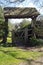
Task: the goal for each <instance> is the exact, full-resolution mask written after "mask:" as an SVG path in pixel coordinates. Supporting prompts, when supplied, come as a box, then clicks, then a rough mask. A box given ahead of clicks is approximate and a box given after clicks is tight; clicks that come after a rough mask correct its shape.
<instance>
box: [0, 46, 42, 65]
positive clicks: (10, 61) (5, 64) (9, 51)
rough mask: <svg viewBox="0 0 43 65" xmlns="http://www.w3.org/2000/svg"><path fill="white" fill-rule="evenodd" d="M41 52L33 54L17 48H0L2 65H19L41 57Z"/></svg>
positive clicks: (0, 64)
mask: <svg viewBox="0 0 43 65" xmlns="http://www.w3.org/2000/svg"><path fill="white" fill-rule="evenodd" d="M41 55H42V53H40V52H32V51H29V50H28V51H27V50H23V49H18V48H16V47H6V48H5V47H0V65H19V63H21V62H23V61H27V59H33V60H34V59H37V58H38V57H39V56H41Z"/></svg>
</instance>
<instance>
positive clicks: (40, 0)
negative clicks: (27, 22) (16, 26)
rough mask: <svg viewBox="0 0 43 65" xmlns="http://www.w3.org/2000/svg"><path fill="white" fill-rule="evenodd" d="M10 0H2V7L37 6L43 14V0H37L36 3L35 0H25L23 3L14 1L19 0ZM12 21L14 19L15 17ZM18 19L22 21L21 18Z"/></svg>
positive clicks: (0, 0) (0, 2)
mask: <svg viewBox="0 0 43 65" xmlns="http://www.w3.org/2000/svg"><path fill="white" fill-rule="evenodd" d="M10 1H11V2H10V3H9V0H0V5H1V6H2V7H35V8H36V9H37V10H38V11H39V12H40V13H41V14H43V7H42V8H40V6H42V5H43V0H36V3H35V2H34V1H35V0H34V1H33V0H24V1H23V2H22V3H20V2H17V3H16V2H15V3H13V2H14V1H17V0H10ZM20 1H21V0H20ZM16 20H17V19H16ZM16 20H15V21H16ZM12 21H14V19H13V20H12ZM18 21H19V22H20V21H21V20H19V19H18Z"/></svg>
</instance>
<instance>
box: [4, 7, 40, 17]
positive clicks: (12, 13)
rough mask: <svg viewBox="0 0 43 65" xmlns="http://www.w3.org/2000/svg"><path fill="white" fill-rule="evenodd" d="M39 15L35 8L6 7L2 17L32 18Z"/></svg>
mask: <svg viewBox="0 0 43 65" xmlns="http://www.w3.org/2000/svg"><path fill="white" fill-rule="evenodd" d="M38 15H39V12H38V11H37V10H36V8H17V7H6V8H4V16H5V17H7V18H32V17H36V16H38Z"/></svg>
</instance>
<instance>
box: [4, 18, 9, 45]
mask: <svg viewBox="0 0 43 65" xmlns="http://www.w3.org/2000/svg"><path fill="white" fill-rule="evenodd" d="M7 35H8V19H7V18H5V23H4V35H3V43H4V45H5V43H6V42H7Z"/></svg>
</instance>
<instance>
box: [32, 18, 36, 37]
mask: <svg viewBox="0 0 43 65" xmlns="http://www.w3.org/2000/svg"><path fill="white" fill-rule="evenodd" d="M35 23H36V18H32V28H33V37H34V38H36V35H35Z"/></svg>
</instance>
